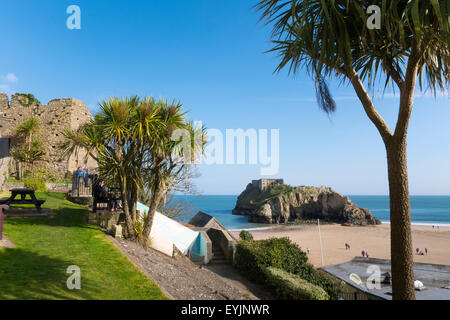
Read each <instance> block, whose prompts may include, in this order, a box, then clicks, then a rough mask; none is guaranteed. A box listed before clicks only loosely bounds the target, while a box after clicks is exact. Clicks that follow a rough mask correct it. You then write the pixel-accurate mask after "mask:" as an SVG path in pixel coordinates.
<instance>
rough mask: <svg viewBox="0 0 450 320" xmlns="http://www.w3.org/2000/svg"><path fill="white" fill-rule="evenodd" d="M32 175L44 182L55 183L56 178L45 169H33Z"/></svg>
mask: <svg viewBox="0 0 450 320" xmlns="http://www.w3.org/2000/svg"><path fill="white" fill-rule="evenodd" d="M32 175H33V177H34V178H39V179H42V180H44V181H46V182H56V181H57V178H56V176H55V175H54V174H53V173H51V172H49V171H47V170H45V169H42V168H37V169H34V171H33V173H32Z"/></svg>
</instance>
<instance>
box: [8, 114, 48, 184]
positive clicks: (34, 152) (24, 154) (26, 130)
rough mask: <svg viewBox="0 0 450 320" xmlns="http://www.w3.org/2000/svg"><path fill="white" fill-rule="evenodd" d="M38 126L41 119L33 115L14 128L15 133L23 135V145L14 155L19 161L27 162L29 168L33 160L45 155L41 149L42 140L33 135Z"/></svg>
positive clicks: (40, 158) (41, 158) (37, 130)
mask: <svg viewBox="0 0 450 320" xmlns="http://www.w3.org/2000/svg"><path fill="white" fill-rule="evenodd" d="M40 128H41V121H40V120H39V118H38V117H34V116H32V117H30V118H28V119H27V120H25V121H22V122H20V123H19V124H18V125H17V126H16V128H15V129H16V134H17V135H19V136H24V137H25V147H24V148H21V149H20V150H17V151H16V152H15V153H14V157H15V158H16V159H17V160H19V161H21V162H25V163H29V164H30V166H31V170H33V165H34V162H36V161H40V160H44V156H45V152H44V151H42V150H43V148H42V141H41V140H40V139H39V138H38V137H36V136H35V135H36V134H37V133H38V132H39V130H40ZM22 170H23V168H22V169H21V171H22ZM21 176H22V174H21Z"/></svg>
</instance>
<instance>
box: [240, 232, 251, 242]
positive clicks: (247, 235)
mask: <svg viewBox="0 0 450 320" xmlns="http://www.w3.org/2000/svg"><path fill="white" fill-rule="evenodd" d="M239 238H241V240H246V241H249V240H253V236H252V234H251V233H250V232H248V231H247V230H242V231H241V233H239Z"/></svg>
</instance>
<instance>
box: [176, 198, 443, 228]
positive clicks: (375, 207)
mask: <svg viewBox="0 0 450 320" xmlns="http://www.w3.org/2000/svg"><path fill="white" fill-rule="evenodd" d="M345 196H348V197H349V198H350V199H351V201H352V202H354V203H355V204H356V205H358V206H360V207H363V208H366V209H369V210H370V211H371V212H372V214H373V216H374V217H376V218H378V219H379V220H380V221H381V222H382V223H383V224H390V218H389V213H390V209H389V196H388V195H345ZM237 197H238V195H212V194H211V195H206V194H201V195H179V194H178V195H175V196H174V201H182V202H187V203H190V205H191V206H192V209H193V212H192V213H191V214H196V213H197V212H198V211H203V212H206V213H208V214H210V215H212V216H214V217H216V218H217V219H218V220H219V221H220V222H221V223H222V224H223V225H224V226H225V227H226V228H228V229H230V230H233V231H240V230H249V229H251V230H258V229H259V230H261V229H268V228H274V227H277V226H279V225H269V224H258V223H250V222H248V218H247V216H241V215H233V214H232V210H233V208H234V206H235V204H236V200H237ZM410 197H411V224H412V225H415V226H430V227H431V226H433V225H434V226H440V227H450V195H411V196H410ZM186 220H188V218H187V219H186ZM186 222H187V221H186Z"/></svg>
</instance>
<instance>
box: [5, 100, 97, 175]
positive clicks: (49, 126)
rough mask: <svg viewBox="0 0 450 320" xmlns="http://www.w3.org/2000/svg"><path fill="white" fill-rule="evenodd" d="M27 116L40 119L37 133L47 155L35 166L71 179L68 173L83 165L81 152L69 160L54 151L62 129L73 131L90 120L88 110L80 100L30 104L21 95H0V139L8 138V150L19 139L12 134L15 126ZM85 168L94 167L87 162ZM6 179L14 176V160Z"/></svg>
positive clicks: (90, 160)
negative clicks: (39, 128)
mask: <svg viewBox="0 0 450 320" xmlns="http://www.w3.org/2000/svg"><path fill="white" fill-rule="evenodd" d="M31 116H37V117H39V119H40V120H41V132H40V134H39V136H40V137H41V138H42V139H43V141H44V145H45V147H46V152H47V156H46V157H47V159H46V160H47V161H43V162H40V163H37V164H36V167H39V168H43V169H46V170H48V171H49V172H51V173H53V174H55V175H56V177H57V178H59V179H62V178H67V177H71V172H72V171H74V170H76V168H77V167H78V166H84V155H85V154H84V153H82V152H80V154H78V155H72V156H71V157H70V158H69V159H63V158H62V153H61V151H60V150H59V149H58V145H59V143H61V142H62V141H63V140H64V137H63V135H62V132H63V131H64V130H65V129H66V128H70V129H73V130H75V129H77V128H78V127H79V126H80V125H82V124H83V123H86V122H87V121H89V120H91V119H92V115H91V113H90V112H89V109H88V107H87V106H86V105H85V104H84V103H83V102H81V101H79V100H76V99H73V98H67V99H55V100H52V101H50V102H49V103H48V104H47V105H37V104H36V103H34V104H30V103H29V102H28V101H27V99H25V98H24V96H23V95H21V94H15V95H12V96H11V102H9V100H8V95H7V94H5V93H0V137H9V138H11V149H12V150H13V149H14V148H16V147H17V146H18V145H19V143H20V139H18V138H17V137H16V135H15V127H16V126H17V124H19V123H20V122H22V121H25V120H27V119H28V118H29V117H31ZM87 167H88V168H89V169H95V168H96V167H97V165H96V163H95V161H94V160H93V159H89V160H88V162H87ZM8 171H9V172H8V175H9V176H17V164H16V163H15V161H14V160H11V161H10V163H9V170H8Z"/></svg>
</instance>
